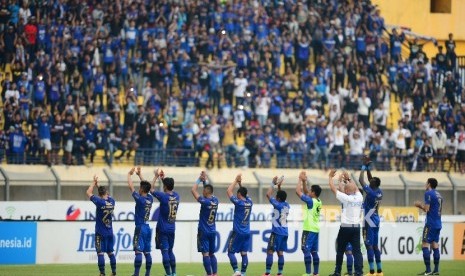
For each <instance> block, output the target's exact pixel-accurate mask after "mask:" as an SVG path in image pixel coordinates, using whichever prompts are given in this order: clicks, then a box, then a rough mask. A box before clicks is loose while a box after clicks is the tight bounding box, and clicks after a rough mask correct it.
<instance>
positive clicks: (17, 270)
mask: <svg viewBox="0 0 465 276" xmlns="http://www.w3.org/2000/svg"><path fill="white" fill-rule="evenodd" d="M239 262H240V261H239ZM431 265H433V264H431ZM276 266H277V263H276V262H275V263H274V265H273V269H272V275H275V274H276V269H277V267H276ZM367 268H368V267H367V264H366V263H365V264H364V272H365V273H366V272H368V271H367ZM264 269H265V264H264V263H250V264H249V267H248V269H247V275H248V276H260V275H262V274H263V272H264ZM333 269H334V262H333V261H332V262H322V263H321V265H320V275H321V276H323V275H324V276H326V275H329V274H330V273H332V272H333ZM218 270H219V273H218V274H219V275H221V276H227V275H231V274H232V270H231V267H230V266H229V264H227V263H221V264H219V268H218ZM424 270H425V268H424V265H423V262H422V261H420V260H419V261H414V262H411V261H408V262H407V261H405V262H393V261H390V262H383V271H384V275H386V276H409V275H416V274H417V273H419V272H422V271H424ZM106 271H107V275H110V274H111V270H110V267H109V264H108V262H107V266H106ZM345 271H346V270H345V264H344V266H343V269H342V272H343V273H344V272H345ZM303 272H304V264H303V263H298V262H293V263H291V262H288V263H286V264H285V266H284V272H283V275H284V276H301V275H302V274H303ZM440 272H441V275H444V276H459V275H465V262H463V261H441V264H440ZM132 273H133V266H132V264H119V265H117V275H122V276H123V275H124V276H128V275H132ZM45 275H47V276H51V275H56V276H92V275H95V276H97V275H99V272H98V268H97V264H79V265H25V266H15V265H11V266H0V276H45ZM140 275H145V265H144V264H143V265H142V269H141V273H140ZM150 275H152V276H163V275H164V273H163V267H162V265H161V264H155V265H154V266H153V267H152V271H151V274H150ZM177 275H178V276H186V275H192V276H204V275H205V273H204V270H203V266H202V264H200V263H195V264H186V263H183V264H178V266H177Z"/></svg>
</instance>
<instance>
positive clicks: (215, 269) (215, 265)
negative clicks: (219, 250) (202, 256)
mask: <svg viewBox="0 0 465 276" xmlns="http://www.w3.org/2000/svg"><path fill="white" fill-rule="evenodd" d="M210 262H211V264H212V272H213V274H216V273H218V261H217V260H216V256H215V254H210Z"/></svg>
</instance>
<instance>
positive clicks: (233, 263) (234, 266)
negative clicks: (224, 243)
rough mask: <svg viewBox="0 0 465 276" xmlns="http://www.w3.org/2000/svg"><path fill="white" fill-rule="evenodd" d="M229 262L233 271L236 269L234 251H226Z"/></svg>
mask: <svg viewBox="0 0 465 276" xmlns="http://www.w3.org/2000/svg"><path fill="white" fill-rule="evenodd" d="M228 257H229V263H230V264H231V267H232V269H233V270H234V271H237V259H236V255H234V253H228Z"/></svg>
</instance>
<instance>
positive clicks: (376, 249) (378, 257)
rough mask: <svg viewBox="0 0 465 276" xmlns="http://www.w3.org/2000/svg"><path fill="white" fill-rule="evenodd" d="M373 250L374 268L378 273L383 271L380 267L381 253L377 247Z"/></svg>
mask: <svg viewBox="0 0 465 276" xmlns="http://www.w3.org/2000/svg"><path fill="white" fill-rule="evenodd" d="M374 250H375V261H376V268H377V272H378V273H379V272H382V271H383V266H382V265H381V251H380V250H379V248H378V247H375V248H374Z"/></svg>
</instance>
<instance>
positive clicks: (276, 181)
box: [271, 176, 278, 185]
mask: <svg viewBox="0 0 465 276" xmlns="http://www.w3.org/2000/svg"><path fill="white" fill-rule="evenodd" d="M271 183H273V184H274V185H276V184H278V176H275V177H273V180H271Z"/></svg>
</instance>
